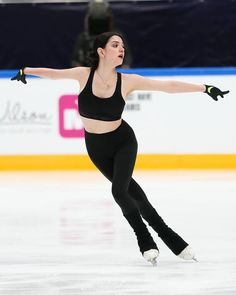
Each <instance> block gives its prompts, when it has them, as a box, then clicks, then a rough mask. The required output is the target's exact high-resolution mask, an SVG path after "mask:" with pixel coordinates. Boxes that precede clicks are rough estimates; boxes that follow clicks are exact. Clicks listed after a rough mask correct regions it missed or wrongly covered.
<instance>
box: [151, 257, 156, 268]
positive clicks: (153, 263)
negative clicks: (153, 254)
mask: <svg viewBox="0 0 236 295" xmlns="http://www.w3.org/2000/svg"><path fill="white" fill-rule="evenodd" d="M149 262H151V264H152V266H157V260H156V258H153V259H150V260H149Z"/></svg>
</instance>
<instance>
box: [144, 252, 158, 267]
mask: <svg viewBox="0 0 236 295" xmlns="http://www.w3.org/2000/svg"><path fill="white" fill-rule="evenodd" d="M158 256H159V251H158V250H157V249H150V250H148V251H145V252H144V253H143V257H144V259H146V260H147V261H148V262H151V264H152V265H153V266H156V264H157V261H156V259H157V257H158Z"/></svg>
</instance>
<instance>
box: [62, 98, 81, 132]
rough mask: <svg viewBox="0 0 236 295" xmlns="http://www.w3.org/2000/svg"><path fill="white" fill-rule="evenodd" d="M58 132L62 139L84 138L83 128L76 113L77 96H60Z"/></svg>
mask: <svg viewBox="0 0 236 295" xmlns="http://www.w3.org/2000/svg"><path fill="white" fill-rule="evenodd" d="M59 132H60V135H61V136H62V137H67V138H80V137H84V127H83V124H82V121H81V119H80V116H79V112H78V95H73V94H71V95H69V94H68V95H62V96H61V97H60V99H59Z"/></svg>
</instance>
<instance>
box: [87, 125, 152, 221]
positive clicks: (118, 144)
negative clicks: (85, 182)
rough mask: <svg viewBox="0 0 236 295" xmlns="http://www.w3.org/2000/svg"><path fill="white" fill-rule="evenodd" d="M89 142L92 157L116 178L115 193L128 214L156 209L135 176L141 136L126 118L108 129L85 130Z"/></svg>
mask: <svg viewBox="0 0 236 295" xmlns="http://www.w3.org/2000/svg"><path fill="white" fill-rule="evenodd" d="M85 143H86V148H87V151H88V154H89V157H90V159H91V160H92V162H93V163H94V164H95V166H96V167H97V168H98V169H99V170H100V171H101V172H102V174H103V175H104V176H105V177H106V178H108V179H109V180H110V181H111V182H112V194H113V197H114V199H115V201H116V202H117V203H118V204H119V206H120V208H121V210H122V212H123V214H124V215H126V214H129V213H131V212H133V211H135V210H137V209H138V210H139V212H140V213H141V215H143V216H145V215H150V214H151V213H152V211H153V207H152V205H151V204H150V203H149V201H148V199H147V197H146V195H145V193H144V191H143V190H142V188H141V187H140V186H139V185H138V183H137V182H136V181H135V180H134V179H133V178H132V174H133V169H134V165H135V160H136V155H137V140H136V137H135V134H134V131H133V129H132V128H131V127H130V126H129V125H128V124H127V122H125V121H124V120H122V122H121V125H120V126H119V127H118V128H117V129H115V130H114V131H111V132H107V133H101V134H96V133H90V132H87V131H85Z"/></svg>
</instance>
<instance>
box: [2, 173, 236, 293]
mask: <svg viewBox="0 0 236 295" xmlns="http://www.w3.org/2000/svg"><path fill="white" fill-rule="evenodd" d="M134 179H135V180H137V181H138V183H139V184H140V185H141V187H142V188H143V189H144V191H145V192H146V194H147V196H148V198H149V200H150V201H151V203H152V204H153V205H154V206H155V208H156V209H157V211H158V212H159V214H160V215H161V216H162V217H163V218H164V220H165V221H166V223H167V224H168V225H169V226H171V227H172V228H173V229H174V230H175V231H176V232H178V233H179V234H180V235H181V236H182V237H183V238H184V239H185V240H186V241H187V242H189V243H190V244H191V246H192V247H193V248H194V249H195V251H196V256H197V258H198V260H199V262H194V261H183V260H181V259H179V258H178V257H176V256H175V255H174V254H172V252H171V251H170V250H169V249H168V248H167V247H166V246H165V245H164V243H163V242H162V241H161V240H160V239H159V238H158V236H157V234H156V233H155V232H154V231H152V230H150V232H151V233H152V235H153V237H154V239H155V241H156V242H157V245H158V247H159V249H160V256H159V258H158V263H157V266H156V267H153V266H151V265H149V264H148V263H147V262H146V261H145V260H144V258H143V257H142V256H141V254H140V252H139V250H138V246H137V243H136V238H135V235H134V233H133V231H132V229H131V228H130V227H129V225H128V223H127V221H126V220H125V219H124V218H123V216H122V214H121V211H120V209H119V207H118V206H117V204H116V203H115V202H114V201H113V198H112V195H111V192H110V188H111V184H110V183H109V182H108V181H107V180H106V179H105V178H104V177H103V176H102V175H101V174H99V172H95V171H93V172H89V171H87V172H86V171H85V172H1V173H0V294H3V295H8V294H14V295H29V294H30V295H36V294H37V295H90V294H93V295H108V294H109V295H113V294H114V295H126V294H127V295H128V294H133V295H154V294H155V295H156V294H157V295H180V294H181V295H185V294H186V295H187V294H188V295H235V294H236V213H235V212H236V171H135V172H134Z"/></svg>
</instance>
